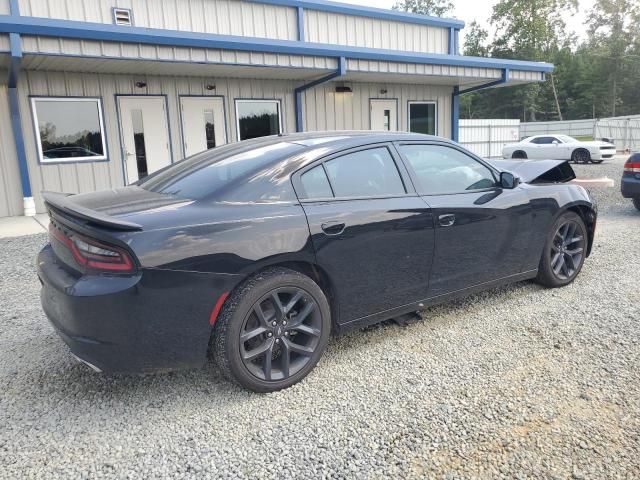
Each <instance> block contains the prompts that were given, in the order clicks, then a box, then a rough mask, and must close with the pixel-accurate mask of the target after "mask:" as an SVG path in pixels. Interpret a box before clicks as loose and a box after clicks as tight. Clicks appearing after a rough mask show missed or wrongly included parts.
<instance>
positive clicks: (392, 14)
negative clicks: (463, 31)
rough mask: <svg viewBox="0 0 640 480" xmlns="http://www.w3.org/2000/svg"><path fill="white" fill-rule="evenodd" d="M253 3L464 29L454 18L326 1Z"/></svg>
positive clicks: (255, 1) (257, 0)
mask: <svg viewBox="0 0 640 480" xmlns="http://www.w3.org/2000/svg"><path fill="white" fill-rule="evenodd" d="M249 1H250V2H253V3H263V4H268V5H280V6H283V7H302V8H306V9H308V10H319V11H321V12H331V13H341V14H343V15H354V16H359V17H369V18H377V19H380V20H391V21H396V22H403V23H416V24H418V25H431V26H434V27H445V28H448V27H455V28H462V27H464V22H463V21H462V20H457V19H455V18H440V17H429V16H427V15H419V14H416V13H408V12H401V11H398V10H387V9H384V8H373V7H364V6H360V5H351V4H346V3H339V2H331V1H327V0H249Z"/></svg>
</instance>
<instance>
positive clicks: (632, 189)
mask: <svg viewBox="0 0 640 480" xmlns="http://www.w3.org/2000/svg"><path fill="white" fill-rule="evenodd" d="M620 191H621V192H622V196H623V197H624V198H640V173H625V174H624V175H623V176H622V181H621V182H620Z"/></svg>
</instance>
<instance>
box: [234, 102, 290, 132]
mask: <svg viewBox="0 0 640 480" xmlns="http://www.w3.org/2000/svg"><path fill="white" fill-rule="evenodd" d="M236 118H237V119H238V140H248V139H250V138H257V137H266V136H267V135H277V134H279V133H281V131H282V129H281V125H280V122H281V119H280V101H279V100H236Z"/></svg>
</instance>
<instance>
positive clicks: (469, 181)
mask: <svg viewBox="0 0 640 480" xmlns="http://www.w3.org/2000/svg"><path fill="white" fill-rule="evenodd" d="M399 148H400V151H401V152H402V154H403V155H404V157H405V158H406V159H407V161H408V162H409V164H410V165H411V168H412V169H413V171H414V172H415V174H416V177H417V180H418V183H419V185H418V186H417V187H418V190H419V193H420V194H422V195H442V194H447V193H464V192H469V191H473V190H483V189H486V188H493V187H495V186H496V179H495V176H494V175H493V172H492V171H491V170H490V169H489V168H487V167H486V166H485V165H483V164H482V163H480V162H478V161H477V160H476V159H474V158H472V157H470V156H469V155H467V154H465V153H463V152H461V151H460V150H457V149H455V148H451V147H446V146H444V145H400V147H399Z"/></svg>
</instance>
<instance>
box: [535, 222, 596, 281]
mask: <svg viewBox="0 0 640 480" xmlns="http://www.w3.org/2000/svg"><path fill="white" fill-rule="evenodd" d="M587 246H588V237H587V228H586V227H585V224H584V221H583V220H582V218H581V217H580V216H579V215H578V214H576V213H575V212H564V213H563V214H562V215H560V217H558V219H557V220H556V221H555V222H554V224H553V226H552V227H551V229H550V231H549V234H548V235H547V242H546V245H545V248H544V251H543V253H542V258H541V259H540V266H539V267H538V277H537V281H538V282H539V283H541V284H542V285H545V286H547V287H562V286H564V285H568V284H569V283H571V282H572V281H573V280H574V279H575V278H576V276H577V275H578V273H580V270H581V268H582V264H583V263H584V259H585V258H586V254H587Z"/></svg>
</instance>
